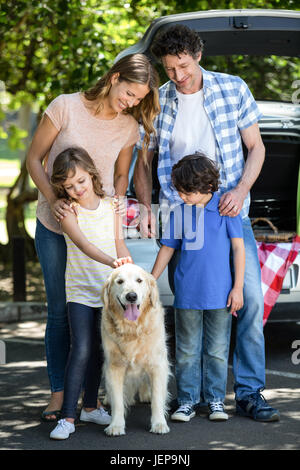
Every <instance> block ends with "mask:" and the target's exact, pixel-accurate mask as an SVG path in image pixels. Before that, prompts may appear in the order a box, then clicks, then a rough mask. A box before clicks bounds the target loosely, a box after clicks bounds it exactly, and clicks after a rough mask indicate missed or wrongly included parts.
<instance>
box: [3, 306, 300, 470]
mask: <svg viewBox="0 0 300 470" xmlns="http://www.w3.org/2000/svg"><path fill="white" fill-rule="evenodd" d="M286 309H287V310H286V318H289V317H290V318H291V317H293V314H295V311H293V312H292V311H291V312H289V311H288V309H289V306H287V307H286ZM294 316H295V315H294ZM0 328H1V329H0V338H1V340H2V341H4V343H5V348H6V364H4V365H1V366H0V383H1V394H0V450H99V451H100V450H101V451H102V454H101V455H102V458H103V459H104V460H105V463H107V464H119V465H122V464H124V463H125V460H124V461H122V460H121V459H122V458H126V459H128V458H129V457H128V455H129V454H130V455H131V456H132V458H133V457H134V456H140V458H141V457H142V456H144V462H142V461H141V460H140V461H138V460H136V461H135V460H132V461H126V463H129V464H130V465H134V466H136V467H141V466H143V467H145V466H157V465H164V464H166V463H169V464H170V463H171V464H181V466H187V467H188V466H191V465H190V463H189V462H188V460H187V459H188V458H191V459H192V458H193V457H195V453H196V451H201V450H299V449H300V313H299V316H298V321H296V317H295V320H294V321H288V322H287V321H277V320H276V316H274V321H273V322H271V321H270V323H268V324H267V325H266V326H265V341H266V390H265V392H264V396H265V397H266V398H267V400H268V401H269V402H270V404H271V405H272V406H274V407H276V408H278V409H279V410H280V413H281V420H280V421H279V422H274V423H259V422H256V421H254V420H252V419H249V418H244V417H239V416H236V415H235V401H234V394H233V377H232V368H231V365H230V366H229V375H228V386H227V397H226V410H227V412H228V414H229V420H228V421H227V422H220V423H213V422H210V421H209V420H208V418H207V412H206V409H205V408H203V409H202V410H199V411H198V413H197V415H196V417H195V418H193V419H192V420H191V421H190V422H189V423H178V422H172V421H170V420H169V421H168V423H169V427H170V433H168V434H165V435H155V434H152V433H150V432H149V427H150V405H148V404H137V405H135V406H133V407H132V408H131V409H130V411H129V413H128V416H127V420H126V435H125V436H119V437H108V436H106V435H105V433H104V431H103V427H102V426H99V425H96V424H92V423H81V422H80V421H77V423H76V432H75V433H74V434H72V435H71V436H70V438H69V439H68V440H65V441H53V440H50V438H49V433H50V432H51V430H52V429H53V428H54V426H55V424H53V423H42V422H41V421H40V413H41V411H42V410H43V409H44V408H45V407H46V405H47V401H48V398H49V386H48V377H47V371H46V362H45V350H44V343H43V336H44V329H45V322H44V321H41V322H38V321H27V322H22V323H14V324H1V325H0ZM169 332H170V334H171V338H170V340H169V347H170V356H171V359H172V361H173V360H174V359H173V357H174V355H173V351H174V345H173V341H172V332H173V329H172V326H171V327H169ZM234 333H235V327H234V326H233V337H234ZM232 345H233V342H232ZM232 345H231V354H230V364H232V359H231V356H232ZM2 346H3V343H2ZM170 391H171V393H172V395H173V396H175V382H174V378H173V379H172V380H171V382H170ZM103 451H106V452H103ZM147 451H148V452H147ZM149 451H151V452H150V453H149ZM172 451H173V453H172ZM175 454H176V455H175ZM166 456H169V457H166ZM179 456H181V460H178V459H179ZM135 458H136V459H137V457H135ZM166 458H167V459H169V460H168V461H166ZM112 459H119V460H112ZM171 459H173V460H171ZM175 459H177V460H176V461H175ZM184 459H185V460H184ZM104 460H103V462H104ZM146 464H147V465H146Z"/></svg>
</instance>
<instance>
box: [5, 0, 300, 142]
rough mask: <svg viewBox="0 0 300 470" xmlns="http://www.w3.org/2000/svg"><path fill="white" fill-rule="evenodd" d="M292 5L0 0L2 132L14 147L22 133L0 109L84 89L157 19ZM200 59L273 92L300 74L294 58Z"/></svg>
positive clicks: (224, 0) (216, 0) (220, 0)
mask: <svg viewBox="0 0 300 470" xmlns="http://www.w3.org/2000/svg"><path fill="white" fill-rule="evenodd" d="M297 4H298V3H297V0H247V1H246V0H239V1H237V0H231V1H230V0H210V1H206V0H170V1H168V2H165V1H164V0H156V1H155V3H152V2H149V1H148V0H43V1H42V2H41V1H40V0H31V1H28V0H0V80H1V81H2V87H1V82H0V139H1V138H7V139H9V141H10V145H11V146H13V147H18V146H20V145H21V142H22V139H23V137H24V135H23V134H22V133H21V134H20V133H19V132H17V131H16V129H15V127H12V128H10V129H9V128H5V127H4V125H3V124H2V127H1V121H4V112H8V111H10V112H11V111H17V110H18V109H19V108H20V106H21V105H22V104H23V103H28V102H29V103H32V104H34V103H35V104H37V105H38V107H39V108H40V109H41V110H43V109H44V108H45V106H46V105H47V104H48V103H49V102H50V101H51V100H52V99H53V98H54V97H55V96H57V95H59V94H61V93H71V92H75V91H78V90H81V89H86V88H87V87H89V86H90V85H91V84H92V83H94V82H95V81H96V80H97V79H98V78H99V77H100V76H101V75H103V73H105V71H106V70H107V69H108V68H109V67H110V66H111V65H112V63H113V60H114V58H115V57H116V55H117V54H118V53H119V52H120V51H121V50H122V49H124V48H126V47H128V46H130V45H132V44H134V43H136V42H137V41H138V40H139V39H140V38H141V37H142V36H143V34H144V33H145V31H146V29H147V28H148V26H149V25H150V23H151V21H152V20H154V19H155V18H158V17H160V16H164V15H168V14H173V13H179V12H188V11H199V10H207V9H228V8H283V9H284V8H285V9H296V5H297ZM274 64H275V74H274V67H273V66H274ZM205 66H206V67H207V68H214V69H218V70H222V71H226V70H228V71H230V72H231V73H238V74H241V73H242V74H243V73H244V75H245V76H244V78H245V79H246V80H247V82H248V83H249V85H250V87H251V88H252V90H253V91H254V92H255V94H256V91H259V93H260V94H262V95H267V94H268V96H271V98H276V97H277V98H278V97H280V96H281V97H282V92H281V89H282V88H284V86H283V84H287V83H289V87H288V86H287V85H286V86H285V88H291V86H290V84H291V81H292V80H294V79H295V78H294V77H297V76H299V63H298V66H297V67H294V66H292V65H291V64H290V63H289V62H288V59H282V60H281V59H278V58H267V59H265V60H264V61H263V62H261V61H260V62H259V63H258V62H257V60H256V59H255V58H247V60H245V58H244V57H243V58H241V57H237V58H226V57H219V58H216V60H214V61H212V60H211V59H209V58H208V59H207V60H205ZM272 69H273V72H272ZM237 70H238V72H236V71H237ZM262 72H263V74H262ZM242 76H243V75H242ZM266 79H267V80H266ZM263 83H267V85H266V86H265V85H263ZM3 84H4V85H5V90H6V91H3V90H4V86H3ZM284 96H285V98H286V99H289V98H288V97H287V94H285V95H284ZM262 97H263V96H262Z"/></svg>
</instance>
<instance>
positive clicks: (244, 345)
mask: <svg viewBox="0 0 300 470" xmlns="http://www.w3.org/2000/svg"><path fill="white" fill-rule="evenodd" d="M243 233H244V244H245V252H246V266H245V282H244V306H243V308H242V309H241V310H239V312H238V317H237V329H236V343H235V349H234V355H233V374H234V379H235V385H234V391H235V398H236V400H241V399H243V398H245V397H246V396H248V395H249V394H250V393H254V392H256V391H257V390H260V389H262V388H264V386H265V341H264V334H263V314H264V299H263V293H262V289H261V271H260V264H259V259H258V254H257V247H256V242H255V238H254V235H253V231H252V228H251V222H250V219H249V218H248V217H246V218H244V219H243ZM179 259H180V252H175V253H174V256H173V258H172V260H171V261H170V263H169V282H170V287H171V289H172V288H173V289H174V283H173V278H174V272H175V269H176V266H177V263H178V261H179ZM173 292H174V290H173Z"/></svg>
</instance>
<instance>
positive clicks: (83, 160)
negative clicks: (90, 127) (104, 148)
mask: <svg viewBox="0 0 300 470" xmlns="http://www.w3.org/2000/svg"><path fill="white" fill-rule="evenodd" d="M77 166H80V167H81V168H82V169H83V170H84V171H86V172H87V173H89V175H90V176H91V178H92V183H93V189H94V192H95V194H97V196H100V197H101V198H102V197H104V196H105V194H104V191H103V189H102V182H101V178H100V175H99V173H98V170H97V168H96V167H95V164H94V162H93V160H92V159H91V157H90V156H89V154H88V153H87V151H86V150H84V149H83V148H81V147H71V148H67V149H66V150H64V151H63V152H61V153H59V154H58V155H57V157H56V158H55V160H54V163H53V173H52V176H51V179H50V182H51V185H52V187H53V190H54V193H55V195H56V197H57V198H58V199H71V198H70V196H69V194H68V193H67V191H66V190H65V188H64V186H63V185H64V182H65V181H66V179H67V178H69V177H70V172H71V174H72V176H74V175H75V172H76V167H77Z"/></svg>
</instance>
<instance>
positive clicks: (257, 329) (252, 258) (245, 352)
mask: <svg viewBox="0 0 300 470" xmlns="http://www.w3.org/2000/svg"><path fill="white" fill-rule="evenodd" d="M243 232H244V244H245V252H246V265H245V282H244V306H243V308H242V309H241V310H239V311H238V312H237V315H238V316H237V328H236V342H235V349H234V355H233V373H234V379H235V385H234V391H235V396H236V399H237V400H241V399H243V398H245V397H247V396H248V395H249V394H250V393H253V392H256V391H257V390H261V389H263V388H264V386H265V338H264V333H263V315H264V298H263V293H262V288H261V270H260V264H259V259H258V254H257V247H256V241H255V238H254V235H253V231H252V227H251V222H250V219H249V218H248V217H246V218H244V219H243Z"/></svg>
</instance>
